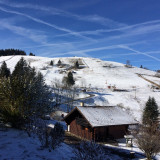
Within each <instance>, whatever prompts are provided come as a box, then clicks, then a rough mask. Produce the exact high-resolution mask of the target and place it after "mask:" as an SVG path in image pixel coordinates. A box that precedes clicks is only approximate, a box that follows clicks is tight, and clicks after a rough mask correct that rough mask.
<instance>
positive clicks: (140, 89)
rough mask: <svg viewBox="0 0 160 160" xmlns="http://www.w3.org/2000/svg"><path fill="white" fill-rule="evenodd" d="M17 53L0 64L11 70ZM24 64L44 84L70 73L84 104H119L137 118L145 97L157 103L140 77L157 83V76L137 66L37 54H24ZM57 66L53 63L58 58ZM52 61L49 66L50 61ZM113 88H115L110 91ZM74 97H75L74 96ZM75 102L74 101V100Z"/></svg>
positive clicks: (148, 84)
mask: <svg viewBox="0 0 160 160" xmlns="http://www.w3.org/2000/svg"><path fill="white" fill-rule="evenodd" d="M20 58H21V56H6V57H0V63H2V62H3V61H5V62H6V63H7V66H8V68H10V70H11V71H13V69H14V66H15V64H16V63H17V62H18V61H19V59H20ZM24 59H26V60H27V61H28V63H29V64H30V65H31V66H32V67H35V68H36V70H37V71H41V72H42V74H43V75H44V77H45V80H46V83H47V84H48V85H52V84H53V83H54V81H55V79H58V80H60V81H61V80H62V78H63V77H64V76H66V74H67V72H68V71H72V72H73V76H74V78H75V81H76V85H77V86H78V87H80V88H81V87H86V88H87V92H86V93H80V94H79V96H80V97H79V98H82V97H83V98H84V97H88V96H89V94H92V95H93V96H91V97H90V98H87V99H86V100H85V99H83V101H84V102H85V103H86V105H101V106H106V105H119V106H121V107H124V108H125V109H127V110H128V112H130V114H132V115H133V116H134V117H135V118H136V119H137V120H140V117H141V113H142V110H143V107H144V105H145V102H146V101H147V100H148V97H149V96H151V97H155V99H156V101H157V103H158V105H159V106H160V99H159V97H160V92H159V90H153V89H152V85H153V84H152V83H151V82H149V81H146V80H145V79H143V77H144V78H146V79H148V80H150V81H152V82H154V83H156V84H158V85H159V84H160V78H157V77H154V75H155V74H156V73H155V72H153V71H150V70H145V69H141V68H137V67H132V68H130V67H126V66H125V65H124V64H121V63H116V62H109V61H102V60H100V59H95V58H82V57H70V58H66V57H65V58H45V57H37V56H35V57H34V56H24ZM59 59H60V60H61V62H62V64H63V65H61V66H57V62H58V60H59ZM51 60H52V61H53V62H54V65H53V66H50V65H49V64H50V61H51ZM77 60H78V62H79V63H80V69H73V68H72V66H73V65H74V63H75V62H76V61H77ZM113 88H115V90H114V91H113ZM77 99H78V97H77ZM75 105H77V103H75Z"/></svg>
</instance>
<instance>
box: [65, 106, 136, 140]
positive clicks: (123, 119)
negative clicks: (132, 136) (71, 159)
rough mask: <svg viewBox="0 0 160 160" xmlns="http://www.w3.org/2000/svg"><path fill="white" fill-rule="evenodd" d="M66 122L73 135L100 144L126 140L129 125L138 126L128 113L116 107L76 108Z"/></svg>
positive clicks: (69, 114) (67, 116)
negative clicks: (120, 139) (121, 139)
mask: <svg viewBox="0 0 160 160" xmlns="http://www.w3.org/2000/svg"><path fill="white" fill-rule="evenodd" d="M64 120H65V122H66V123H67V126H68V131H69V132H71V133H72V134H75V135H76V136H79V137H81V138H84V139H88V140H93V141H98V142H105V141H106V140H108V139H118V138H124V135H126V134H127V132H128V127H129V125H136V124H138V122H137V121H135V120H134V119H133V118H132V117H131V116H130V115H128V114H127V112H126V111H124V110H123V109H121V108H120V107H114V106H112V107H111V106H106V107H99V106H95V107H90V106H81V107H76V108H74V109H73V110H72V111H71V112H70V113H68V114H67V115H66V116H65V117H64Z"/></svg>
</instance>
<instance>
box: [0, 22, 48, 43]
mask: <svg viewBox="0 0 160 160" xmlns="http://www.w3.org/2000/svg"><path fill="white" fill-rule="evenodd" d="M0 28H1V29H7V30H10V31H11V32H13V33H15V34H18V35H21V36H23V37H25V38H29V39H31V40H33V41H34V42H39V43H41V44H45V43H46V42H47V36H46V35H44V34H42V33H41V32H40V31H37V30H33V29H27V28H24V27H20V26H16V25H14V24H11V23H9V21H8V20H7V19H5V20H4V19H1V20H0Z"/></svg>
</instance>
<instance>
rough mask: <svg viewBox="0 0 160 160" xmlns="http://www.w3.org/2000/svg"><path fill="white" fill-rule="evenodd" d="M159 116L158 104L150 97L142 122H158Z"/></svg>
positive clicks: (150, 123) (145, 123)
mask: <svg viewBox="0 0 160 160" xmlns="http://www.w3.org/2000/svg"><path fill="white" fill-rule="evenodd" d="M158 116H159V111H158V105H157V103H156V101H155V99H154V98H151V97H149V99H148V101H147V103H146V106H145V108H144V111H143V117H142V123H143V124H144V125H152V124H153V123H154V122H157V120H158Z"/></svg>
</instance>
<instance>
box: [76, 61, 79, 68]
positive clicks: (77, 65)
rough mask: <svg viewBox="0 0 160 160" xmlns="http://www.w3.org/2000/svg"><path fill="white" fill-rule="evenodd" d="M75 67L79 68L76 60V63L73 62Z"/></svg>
mask: <svg viewBox="0 0 160 160" xmlns="http://www.w3.org/2000/svg"><path fill="white" fill-rule="evenodd" d="M75 68H77V69H78V68H79V63H78V61H76V63H75Z"/></svg>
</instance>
